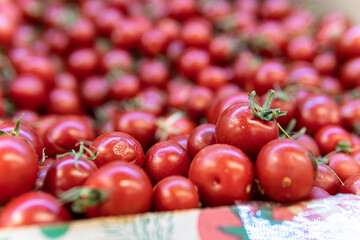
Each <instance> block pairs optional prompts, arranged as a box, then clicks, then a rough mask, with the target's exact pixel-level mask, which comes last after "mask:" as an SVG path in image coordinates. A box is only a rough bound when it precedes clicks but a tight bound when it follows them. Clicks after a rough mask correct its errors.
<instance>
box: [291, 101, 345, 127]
mask: <svg viewBox="0 0 360 240" xmlns="http://www.w3.org/2000/svg"><path fill="white" fill-rule="evenodd" d="M297 120H298V125H299V127H306V128H307V130H308V131H310V132H312V133H314V132H316V131H317V130H319V129H320V128H321V127H323V126H326V125H330V124H331V125H341V117H340V112H339V108H338V105H337V104H336V102H335V101H334V100H333V99H331V98H330V97H328V96H326V95H312V96H311V95H310V96H308V97H306V98H305V99H304V100H303V101H302V102H300V104H299V106H298V112H297Z"/></svg>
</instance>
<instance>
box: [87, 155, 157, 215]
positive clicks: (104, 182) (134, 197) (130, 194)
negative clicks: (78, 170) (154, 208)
mask: <svg viewBox="0 0 360 240" xmlns="http://www.w3.org/2000/svg"><path fill="white" fill-rule="evenodd" d="M84 186H85V187H88V188H91V189H97V190H103V191H108V192H109V194H110V195H109V196H108V198H107V199H106V200H105V201H104V202H103V203H101V204H100V205H98V206H96V207H93V208H88V209H87V210H86V215H87V216H89V217H100V216H116V215H127V214H135V213H144V212H147V211H149V210H150V207H151V195H152V184H151V182H150V179H149V177H148V176H147V175H146V173H145V172H144V171H143V170H142V169H141V168H140V167H138V166H137V165H135V164H132V163H128V162H120V161H114V162H110V163H108V164H106V165H104V166H102V167H101V168H99V170H98V171H96V172H95V173H94V174H93V175H91V176H90V177H89V178H88V179H87V180H86V182H85V184H84Z"/></svg>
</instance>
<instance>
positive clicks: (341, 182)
mask: <svg viewBox="0 0 360 240" xmlns="http://www.w3.org/2000/svg"><path fill="white" fill-rule="evenodd" d="M318 164H321V165H323V166H324V167H325V168H326V169H327V170H329V171H330V172H331V173H332V174H334V175H335V177H336V178H337V179H338V180H339V182H340V184H341V185H342V186H344V182H343V181H342V180H341V179H340V177H339V176H338V175H337V174H336V173H335V172H334V171H333V170H332V169H331V168H330V167H329V166H328V165H326V164H325V163H322V162H318Z"/></svg>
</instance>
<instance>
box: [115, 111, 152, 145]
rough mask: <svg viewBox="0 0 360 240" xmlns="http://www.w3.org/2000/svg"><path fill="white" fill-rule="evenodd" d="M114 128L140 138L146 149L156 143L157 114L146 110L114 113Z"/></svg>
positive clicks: (137, 138)
mask: <svg viewBox="0 0 360 240" xmlns="http://www.w3.org/2000/svg"><path fill="white" fill-rule="evenodd" d="M113 119H114V130H115V131H120V132H125V133H127V134H130V135H131V136H133V137H134V138H135V139H136V140H138V141H139V142H140V144H141V146H142V147H143V149H144V150H147V149H149V148H150V147H151V145H153V144H154V143H155V131H156V125H155V120H156V116H155V114H153V113H151V112H147V111H144V110H128V111H124V112H119V113H116V114H115V115H114V118H113Z"/></svg>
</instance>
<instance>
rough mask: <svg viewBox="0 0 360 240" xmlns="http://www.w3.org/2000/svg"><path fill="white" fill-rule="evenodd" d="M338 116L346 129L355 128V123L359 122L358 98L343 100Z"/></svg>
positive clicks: (359, 100)
mask: <svg viewBox="0 0 360 240" xmlns="http://www.w3.org/2000/svg"><path fill="white" fill-rule="evenodd" d="M340 116H341V119H342V121H343V126H344V127H345V128H346V129H348V130H350V131H353V130H357V129H356V127H357V126H356V125H357V124H360V99H353V100H349V101H345V102H343V103H342V104H341V105H340Z"/></svg>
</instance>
